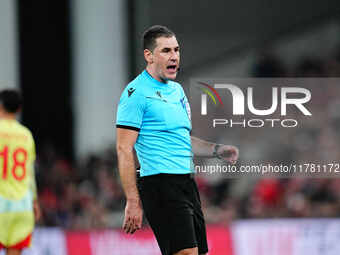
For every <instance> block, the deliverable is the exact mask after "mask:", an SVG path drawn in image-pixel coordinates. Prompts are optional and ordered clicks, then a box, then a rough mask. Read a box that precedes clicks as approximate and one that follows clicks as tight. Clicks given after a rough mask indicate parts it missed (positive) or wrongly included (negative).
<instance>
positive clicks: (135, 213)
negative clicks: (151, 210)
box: [123, 199, 143, 234]
mask: <svg viewBox="0 0 340 255" xmlns="http://www.w3.org/2000/svg"><path fill="white" fill-rule="evenodd" d="M142 221H143V209H142V205H141V201H140V200H139V199H138V200H127V202H126V206H125V216H124V222H123V230H124V232H125V233H127V234H133V233H135V232H136V230H138V229H141V227H142Z"/></svg>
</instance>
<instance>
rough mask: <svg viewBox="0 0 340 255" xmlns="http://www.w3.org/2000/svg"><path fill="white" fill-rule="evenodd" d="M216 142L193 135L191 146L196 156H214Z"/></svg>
mask: <svg viewBox="0 0 340 255" xmlns="http://www.w3.org/2000/svg"><path fill="white" fill-rule="evenodd" d="M215 145H216V143H211V142H208V141H205V140H202V139H199V138H197V137H195V136H191V148H192V152H193V153H194V155H195V156H199V157H213V156H214V155H213V152H214V146H215Z"/></svg>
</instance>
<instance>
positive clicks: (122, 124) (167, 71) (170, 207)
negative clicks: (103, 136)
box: [116, 25, 238, 255]
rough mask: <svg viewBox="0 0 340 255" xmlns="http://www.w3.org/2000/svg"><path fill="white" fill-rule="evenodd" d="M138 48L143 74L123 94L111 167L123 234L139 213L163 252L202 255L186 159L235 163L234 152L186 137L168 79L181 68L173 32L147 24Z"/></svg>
mask: <svg viewBox="0 0 340 255" xmlns="http://www.w3.org/2000/svg"><path fill="white" fill-rule="evenodd" d="M143 47H144V58H145V60H146V62H147V64H146V69H145V70H144V71H143V72H142V73H141V74H139V75H138V76H137V77H136V78H135V79H134V80H133V81H131V82H130V83H129V84H128V85H127V87H126V88H125V89H124V91H123V93H122V95H121V98H120V102H119V105H118V113H117V123H116V127H117V152H118V167H119V173H120V177H121V182H122V185H123V189H124V192H125V195H126V199H127V202H126V207H125V218H124V223H123V229H124V231H125V232H126V233H130V234H133V233H134V232H135V231H136V230H137V229H140V228H141V225H142V216H143V210H144V213H145V216H146V218H147V220H148V222H149V224H150V226H151V228H152V230H153V232H154V234H155V236H156V239H157V242H158V245H159V247H160V250H161V252H162V254H163V255H172V254H175V255H198V254H206V253H207V252H208V245H207V237H206V229H205V222H204V217H203V213H202V209H201V202H200V198H199V193H198V190H197V186H196V183H195V181H194V179H193V178H192V175H191V173H192V172H193V162H192V154H193V153H194V154H195V155H197V156H206V157H214V156H217V157H222V158H223V159H225V160H227V161H230V162H231V163H235V162H236V160H237V158H238V149H237V148H236V147H234V146H230V145H221V144H214V143H209V142H206V141H203V140H201V139H198V138H195V137H191V136H190V131H191V120H190V107H189V103H188V100H187V97H186V96H185V94H184V91H183V89H182V87H181V85H180V84H179V83H176V82H174V81H173V80H175V78H176V76H177V72H178V69H179V63H180V48H179V45H178V42H177V40H176V36H175V34H174V33H173V32H172V31H170V30H169V29H168V28H166V27H164V26H159V25H156V26H152V27H150V28H149V29H147V30H146V31H145V32H144V35H143ZM134 149H135V151H136V153H137V157H138V161H139V163H140V178H139V180H138V188H137V183H136V165H135V160H134ZM223 155H227V156H223ZM142 206H143V209H142Z"/></svg>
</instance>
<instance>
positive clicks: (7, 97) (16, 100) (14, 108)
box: [0, 89, 22, 113]
mask: <svg viewBox="0 0 340 255" xmlns="http://www.w3.org/2000/svg"><path fill="white" fill-rule="evenodd" d="M0 104H2V106H3V107H4V109H5V111H6V112H8V113H17V112H18V111H19V110H20V107H21V105H22V98H21V95H20V93H19V92H18V91H16V90H14V89H5V90H2V91H0Z"/></svg>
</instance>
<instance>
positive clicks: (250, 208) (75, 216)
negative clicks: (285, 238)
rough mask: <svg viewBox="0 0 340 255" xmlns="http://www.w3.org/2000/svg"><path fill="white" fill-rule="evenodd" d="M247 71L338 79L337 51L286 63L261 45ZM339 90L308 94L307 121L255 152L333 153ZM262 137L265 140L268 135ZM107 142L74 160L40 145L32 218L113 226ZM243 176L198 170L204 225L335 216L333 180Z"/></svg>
mask: <svg viewBox="0 0 340 255" xmlns="http://www.w3.org/2000/svg"><path fill="white" fill-rule="evenodd" d="M251 72H252V76H253V77H340V50H339V51H338V52H336V53H334V54H332V56H331V57H327V58H313V57H304V58H301V59H300V60H299V61H298V63H296V65H293V66H286V65H285V64H284V63H283V61H281V60H280V58H278V57H277V56H275V54H272V53H270V51H263V52H262V53H261V54H259V58H258V61H257V62H256V63H255V64H254V65H253V67H252V71H251ZM322 89H323V88H320V90H322ZM339 94H340V88H338V87H335V88H331V89H329V91H328V92H327V93H320V94H318V93H314V94H313V100H315V101H317V102H318V108H316V109H313V123H311V124H310V127H307V128H304V129H302V130H300V129H291V130H292V131H290V133H288V134H287V136H282V137H281V138H280V140H278V141H276V142H277V143H278V144H277V145H278V146H276V148H277V149H276V150H275V151H273V150H272V149H268V148H266V147H265V145H263V144H259V143H255V146H256V148H257V150H260V152H258V153H267V154H268V155H269V156H268V157H267V158H273V159H278V160H279V159H281V160H283V161H284V162H300V163H303V162H306V161H307V162H308V161H310V159H313V158H317V159H322V160H324V161H327V160H328V159H329V160H333V159H337V158H340V143H339V141H340V134H339V133H338V132H337V130H339V127H340V112H339V111H338V110H337V109H339V106H340V99H338V98H337V96H336V95H339ZM307 126H308V125H307ZM267 137H269V138H268V139H270V134H268V136H267ZM249 139H250V138H249V137H245V138H243V140H242V137H240V145H239V147H240V148H246V147H247V144H249ZM288 145H289V146H288ZM316 146H318V149H315V147H316ZM113 148H114V146H112V148H111V149H109V150H107V151H105V152H103V153H100V154H99V153H98V155H91V156H88V157H87V158H86V159H84V160H82V161H81V162H82V164H80V165H75V166H74V165H71V164H70V163H69V162H68V161H66V160H64V159H61V158H60V157H59V156H58V155H57V154H56V153H55V151H54V150H53V148H45V149H44V150H41V151H43V154H40V155H38V160H37V168H36V172H37V182H38V189H39V200H40V204H41V207H42V211H43V217H42V220H41V222H40V223H39V224H41V225H44V226H62V227H65V228H70V229H89V228H92V229H93V228H103V227H120V226H121V222H122V217H123V212H124V205H125V202H124V195H123V191H122V189H121V186H120V183H119V177H118V171H117V169H116V166H117V162H116V155H115V151H114V149H113ZM266 150H267V151H266ZM268 150H270V151H268ZM242 153H243V155H241V157H244V155H247V154H248V155H249V154H251V148H248V150H247V151H242ZM273 153H275V155H274V154H273ZM245 179H247V180H240V179H227V178H215V179H214V180H209V178H206V176H204V175H203V174H200V175H198V177H197V182H198V186H199V190H200V193H201V200H202V204H203V209H204V211H205V214H206V220H207V222H208V223H219V224H229V223H230V222H231V221H232V220H234V219H238V218H268V217H337V216H340V179H336V178H323V179H315V178H313V179H311V178H286V179H282V178H255V179H250V178H245Z"/></svg>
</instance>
